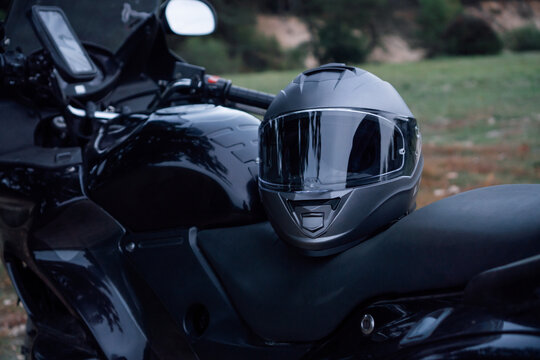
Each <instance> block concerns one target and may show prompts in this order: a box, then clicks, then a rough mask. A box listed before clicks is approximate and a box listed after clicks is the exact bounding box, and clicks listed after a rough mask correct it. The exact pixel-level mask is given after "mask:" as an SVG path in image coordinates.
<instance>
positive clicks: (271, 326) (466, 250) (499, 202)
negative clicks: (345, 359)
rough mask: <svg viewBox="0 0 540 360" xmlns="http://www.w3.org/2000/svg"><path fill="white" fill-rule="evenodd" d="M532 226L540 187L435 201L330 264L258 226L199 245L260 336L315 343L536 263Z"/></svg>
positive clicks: (538, 231) (536, 229) (536, 227)
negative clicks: (403, 300)
mask: <svg viewBox="0 0 540 360" xmlns="http://www.w3.org/2000/svg"><path fill="white" fill-rule="evenodd" d="M508 208H511V209H514V210H513V213H512V216H509V215H508V214H507V209H508ZM539 218H540V185H503V186H493V187H487V188H482V189H477V190H472V191H469V192H465V193H461V194H459V195H455V196H452V197H450V198H446V199H443V200H440V201H437V202H435V203H433V204H430V205H429V206H426V207H424V208H422V209H420V210H417V211H415V212H413V213H411V214H410V215H408V216H406V217H404V218H403V219H401V220H400V221H399V222H397V223H396V224H394V225H393V226H392V227H390V228H389V229H387V230H386V231H384V232H382V233H380V234H378V235H376V236H374V237H372V238H370V239H368V240H366V241H364V242H363V243H360V244H359V245H357V246H355V247H353V248H351V249H349V250H347V251H344V252H342V253H340V254H338V255H336V256H332V257H328V258H308V257H306V256H303V255H300V254H299V252H298V251H295V249H294V248H292V247H288V246H286V245H285V244H284V243H283V242H282V241H281V240H279V239H278V237H277V235H276V234H275V233H274V231H273V230H272V228H271V227H270V225H269V224H264V223H263V224H256V225H249V226H244V227H238V228H229V229H220V230H219V231H217V230H206V231H201V232H200V234H199V237H200V246H201V248H202V250H203V251H204V253H205V254H206V255H207V257H208V259H209V262H210V264H212V266H213V267H214V268H215V269H216V272H217V273H218V274H219V276H220V278H221V279H222V281H223V284H224V287H225V289H226V290H227V292H228V293H229V294H230V296H231V299H232V302H233V304H235V306H236V307H237V309H238V311H239V313H240V314H241V315H242V317H243V318H244V319H245V320H246V322H247V323H248V324H249V325H250V327H251V328H252V329H253V330H254V331H255V332H256V333H257V334H259V335H261V336H263V337H265V338H270V339H273V340H276V341H315V340H319V339H321V338H324V337H326V336H328V335H329V334H331V332H332V331H334V330H335V329H336V327H337V326H338V325H339V324H340V322H341V321H342V320H343V319H345V318H346V317H347V315H348V314H349V312H350V311H352V310H353V309H354V307H355V306H357V305H358V304H361V303H366V302H369V301H372V300H373V299H376V298H381V297H388V296H396V295H397V296H406V295H407V294H410V293H418V292H423V293H425V292H430V291H431V292H433V291H435V290H439V291H445V290H447V289H460V288H464V287H465V286H466V285H467V283H468V282H469V281H470V280H471V279H472V278H473V277H474V276H475V275H477V274H479V273H481V272H482V271H485V270H487V269H490V268H493V267H496V266H501V265H505V264H508V263H510V262H513V261H517V260H520V259H523V258H525V257H528V256H531V255H532V254H537V253H539V252H540V222H538V219H539ZM254 239H257V241H254ZM292 274H294V275H292ZM537 278H540V277H537ZM275 294H280V296H276V295H275ZM285 294H286V295H285ZM283 298H286V299H287V300H286V301H283ZM278 314H279V316H278Z"/></svg>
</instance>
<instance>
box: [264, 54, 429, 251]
mask: <svg viewBox="0 0 540 360" xmlns="http://www.w3.org/2000/svg"><path fill="white" fill-rule="evenodd" d="M340 109H347V110H351V109H353V110H358V111H361V112H362V113H368V114H374V115H377V116H380V117H384V118H387V119H400V121H402V122H405V123H406V124H407V127H408V128H409V129H415V131H414V130H413V131H405V132H404V134H405V135H404V136H405V137H407V139H405V141H404V143H406V144H407V145H405V146H409V147H411V148H412V150H413V151H412V153H413V154H415V155H414V161H413V162H412V165H411V166H409V167H408V170H407V171H406V172H405V173H403V174H400V175H399V176H396V177H388V178H381V179H382V180H381V181H377V182H373V183H368V184H362V185H345V184H344V185H343V187H342V188H341V189H336V188H334V187H329V188H328V189H324V188H323V189H322V190H320V189H319V191H302V190H298V189H294V188H293V187H290V188H287V187H283V188H276V187H272V186H269V185H268V181H266V180H267V179H264V178H263V177H264V172H263V171H262V170H263V167H264V166H265V161H267V160H268V159H267V158H265V157H266V155H265V154H266V153H267V151H266V150H267V148H266V146H267V144H265V141H264V140H263V139H265V137H264V135H265V134H264V131H265V130H264V129H265V126H267V125H268V124H269V123H270V122H272V121H276V119H278V118H283V119H284V120H283V121H287V119H288V118H287V117H288V116H289V114H296V113H298V112H303V111H307V110H319V111H321V112H324V111H328V110H332V111H334V110H340ZM340 124H341V123H340ZM275 129H276V127H274V128H273V130H274V131H275ZM409 140H411V141H409ZM420 143H421V140H420V134H419V131H418V127H417V126H416V119H415V118H414V116H413V114H412V113H411V111H410V110H409V108H408V107H407V105H406V104H405V102H404V101H403V99H402V98H401V96H400V95H399V93H398V92H397V91H396V90H395V89H394V87H393V86H392V85H390V84H389V83H388V82H386V81H383V80H381V79H379V78H378V77H377V76H375V75H373V74H371V73H369V72H367V71H365V70H362V69H359V68H355V67H350V66H346V65H344V64H327V65H324V66H321V67H318V68H315V69H312V70H308V71H305V72H303V73H302V74H300V75H298V76H297V77H296V78H295V79H294V80H293V81H292V82H291V83H290V84H289V85H288V86H287V87H286V88H285V89H283V90H282V91H280V93H279V94H278V95H277V96H276V98H275V100H274V101H273V102H272V104H271V105H270V107H269V109H268V111H267V112H266V115H265V118H264V120H263V121H262V123H261V126H260V127H259V146H260V149H259V155H260V157H261V159H260V165H259V166H260V171H259V191H260V193H261V199H262V202H263V205H264V207H265V209H266V212H267V215H268V218H269V220H270V222H271V224H272V226H273V227H274V229H275V231H276V232H277V234H278V235H279V236H280V238H281V239H282V240H284V241H285V242H287V243H289V244H290V245H292V246H294V247H295V248H297V249H299V250H301V251H302V252H304V253H305V254H307V255H312V256H325V255H331V254H335V253H337V252H340V251H343V250H345V249H347V248H349V247H351V246H353V245H355V244H358V243H359V242H361V241H363V240H365V239H367V238H369V237H371V236H372V235H374V234H376V233H377V232H379V231H381V230H382V229H385V228H386V227H388V226H389V225H391V224H392V223H393V222H395V221H397V220H398V219H400V218H401V217H403V216H404V215H406V214H408V213H409V212H410V211H412V210H414V208H415V205H416V202H415V200H416V194H417V191H418V184H419V181H420V175H421V171H422V167H423V159H422V155H421V152H420ZM335 145H336V146H341V145H340V144H339V141H336V144H335ZM284 151H285V150H284ZM269 163H270V161H268V164H269ZM323 187H324V186H323Z"/></svg>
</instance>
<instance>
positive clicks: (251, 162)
mask: <svg viewBox="0 0 540 360" xmlns="http://www.w3.org/2000/svg"><path fill="white" fill-rule="evenodd" d="M258 125H259V121H258V120H257V119H256V118H254V117H253V116H251V115H248V114H246V113H244V112H241V111H237V110H232V109H228V108H223V107H216V106H213V105H186V106H180V107H175V108H169V109H163V110H160V111H158V112H156V113H154V114H152V115H151V116H150V118H149V119H148V120H146V121H144V123H142V124H140V125H138V126H136V127H135V128H133V129H127V130H125V131H123V132H122V131H120V132H118V131H116V132H111V133H104V134H101V135H100V136H98V138H96V139H95V141H94V146H93V147H92V148H91V150H90V151H89V153H88V154H87V157H88V159H89V174H88V177H87V184H88V189H89V193H90V197H91V198H93V199H94V200H95V201H96V202H97V203H98V204H100V205H101V206H102V207H103V208H104V209H105V210H107V211H108V212H109V213H110V214H112V215H113V216H114V217H115V218H116V219H117V220H119V221H120V223H122V224H123V225H124V226H126V227H127V228H128V229H130V230H132V231H152V230H165V229H172V228H188V227H191V226H196V227H198V228H212V227H219V226H231V225H241V224H250V223H254V222H257V221H260V220H262V219H264V212H263V210H262V206H261V203H260V200H259V194H258V190H257V182H256V177H257V171H258V168H257V162H256V160H257V129H258Z"/></svg>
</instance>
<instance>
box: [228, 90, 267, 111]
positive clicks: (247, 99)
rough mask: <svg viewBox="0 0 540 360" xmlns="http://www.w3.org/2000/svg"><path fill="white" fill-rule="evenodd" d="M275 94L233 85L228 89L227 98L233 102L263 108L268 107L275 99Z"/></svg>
mask: <svg viewBox="0 0 540 360" xmlns="http://www.w3.org/2000/svg"><path fill="white" fill-rule="evenodd" d="M274 97H275V96H274V95H272V94H268V93H264V92H261V91H255V90H250V89H246V88H243V87H240V86H235V85H231V86H230V87H229V89H228V91H227V94H226V98H227V99H228V100H230V101H233V102H238V103H242V104H245V105H251V106H255V107H258V108H261V109H268V107H269V106H270V103H271V102H272V101H273V100H274Z"/></svg>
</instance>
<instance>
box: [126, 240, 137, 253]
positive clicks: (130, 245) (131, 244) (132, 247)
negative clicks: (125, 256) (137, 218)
mask: <svg viewBox="0 0 540 360" xmlns="http://www.w3.org/2000/svg"><path fill="white" fill-rule="evenodd" d="M133 250H135V243H134V242H129V243H127V244H126V251H129V252H133Z"/></svg>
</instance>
